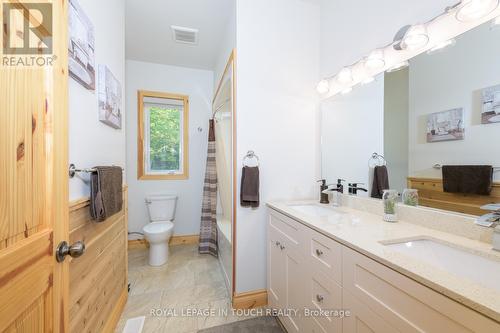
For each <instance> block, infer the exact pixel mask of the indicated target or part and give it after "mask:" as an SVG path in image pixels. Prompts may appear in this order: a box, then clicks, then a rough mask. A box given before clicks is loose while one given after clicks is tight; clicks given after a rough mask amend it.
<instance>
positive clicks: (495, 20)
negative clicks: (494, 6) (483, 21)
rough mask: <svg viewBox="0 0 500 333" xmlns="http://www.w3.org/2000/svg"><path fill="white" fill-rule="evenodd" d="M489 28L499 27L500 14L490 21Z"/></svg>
mask: <svg viewBox="0 0 500 333" xmlns="http://www.w3.org/2000/svg"><path fill="white" fill-rule="evenodd" d="M490 29H491V30H493V29H495V30H496V29H500V16H499V17H497V18H495V19H494V20H493V21H492V22H491V28H490Z"/></svg>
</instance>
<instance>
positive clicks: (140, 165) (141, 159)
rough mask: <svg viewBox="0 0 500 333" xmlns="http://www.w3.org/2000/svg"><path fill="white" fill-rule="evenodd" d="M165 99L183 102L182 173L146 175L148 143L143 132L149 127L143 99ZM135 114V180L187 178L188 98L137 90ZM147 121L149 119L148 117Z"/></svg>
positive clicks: (179, 95)
mask: <svg viewBox="0 0 500 333" xmlns="http://www.w3.org/2000/svg"><path fill="white" fill-rule="evenodd" d="M145 97H152V98H165V99H173V100H179V101H182V102H183V112H182V116H181V121H182V125H181V128H182V147H181V158H182V161H181V162H182V163H181V164H182V172H177V173H161V172H154V173H148V172H147V171H146V170H148V168H147V167H146V165H145V163H146V161H148V160H149V157H146V154H147V153H148V149H147V147H149V143H148V142H146V138H147V137H149V135H146V133H145V130H146V129H147V128H149V125H146V124H145V121H146V110H145V108H144V98H145ZM137 104H138V105H137V110H138V112H137V114H138V120H137V124H138V128H137V179H139V180H183V179H188V178H189V96H187V95H181V94H173V93H165V92H158V91H148V90H138V91H137ZM148 119H149V117H148Z"/></svg>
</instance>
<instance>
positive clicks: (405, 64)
mask: <svg viewBox="0 0 500 333" xmlns="http://www.w3.org/2000/svg"><path fill="white" fill-rule="evenodd" d="M408 66H410V63H409V62H408V61H403V62H400V63H399V64H396V65H394V66H392V67H391V68H389V69H388V70H387V72H388V73H392V72H396V71H399V70H400V69H403V68H406V67H408Z"/></svg>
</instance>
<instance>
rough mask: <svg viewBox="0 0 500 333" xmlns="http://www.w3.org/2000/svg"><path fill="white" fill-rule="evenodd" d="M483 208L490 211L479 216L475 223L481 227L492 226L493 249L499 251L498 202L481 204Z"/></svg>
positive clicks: (499, 220) (499, 221) (499, 225)
mask: <svg viewBox="0 0 500 333" xmlns="http://www.w3.org/2000/svg"><path fill="white" fill-rule="evenodd" d="M481 209H483V210H489V211H491V213H488V214H484V215H482V216H479V217H478V218H477V219H476V224H478V225H480V226H483V227H493V228H495V229H494V230H493V240H492V246H493V250H496V251H500V203H497V204H489V205H484V206H481Z"/></svg>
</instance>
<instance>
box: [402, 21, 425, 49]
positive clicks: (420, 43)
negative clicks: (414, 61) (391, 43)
mask: <svg viewBox="0 0 500 333" xmlns="http://www.w3.org/2000/svg"><path fill="white" fill-rule="evenodd" d="M427 43H429V35H428V33H427V27H426V26H425V24H416V25H413V26H411V27H410V28H408V30H407V31H406V33H405V35H404V37H403V40H402V41H401V48H402V49H403V50H416V49H420V48H422V47H424V46H425V45H427Z"/></svg>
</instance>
